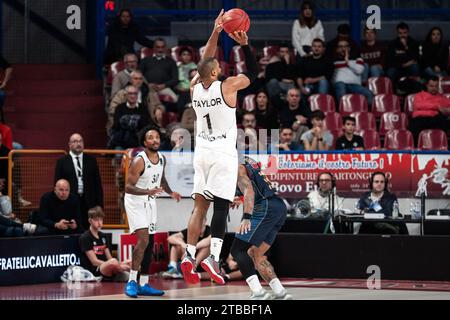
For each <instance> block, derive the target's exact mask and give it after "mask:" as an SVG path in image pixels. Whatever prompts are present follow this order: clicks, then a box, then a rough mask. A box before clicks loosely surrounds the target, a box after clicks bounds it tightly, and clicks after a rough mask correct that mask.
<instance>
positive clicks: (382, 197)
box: [358, 171, 408, 234]
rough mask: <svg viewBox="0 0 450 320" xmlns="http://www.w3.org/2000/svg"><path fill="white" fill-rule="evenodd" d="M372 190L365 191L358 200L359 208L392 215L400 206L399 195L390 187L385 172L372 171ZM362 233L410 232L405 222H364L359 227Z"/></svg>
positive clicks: (387, 215) (365, 211)
mask: <svg viewBox="0 0 450 320" xmlns="http://www.w3.org/2000/svg"><path fill="white" fill-rule="evenodd" d="M369 183H370V191H368V192H366V193H364V194H363V195H362V196H361V198H359V201H358V209H360V210H361V211H362V212H364V213H383V214H384V215H385V216H386V217H392V211H393V210H394V206H395V207H397V208H398V200H397V196H396V195H395V194H393V193H391V192H389V189H388V179H387V178H386V175H385V174H384V173H383V172H380V171H378V172H374V173H372V175H371V177H370V179H369ZM359 233H360V234H367V233H368V234H399V233H401V234H405V233H406V234H408V229H407V228H406V225H405V223H404V222H398V223H397V222H396V223H387V222H376V223H373V222H363V223H362V224H361V228H360V229H359Z"/></svg>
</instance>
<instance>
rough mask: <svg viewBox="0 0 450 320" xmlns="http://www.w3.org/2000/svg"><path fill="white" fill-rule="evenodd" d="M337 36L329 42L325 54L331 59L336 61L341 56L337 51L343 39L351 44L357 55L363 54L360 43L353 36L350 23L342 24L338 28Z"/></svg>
mask: <svg viewBox="0 0 450 320" xmlns="http://www.w3.org/2000/svg"><path fill="white" fill-rule="evenodd" d="M337 33H338V34H337V36H336V38H334V39H333V40H331V41H329V42H328V43H327V50H326V52H325V54H326V55H327V56H328V58H330V59H331V61H334V60H336V59H338V58H339V55H338V53H337V47H338V43H339V41H341V40H347V41H348V43H349V44H350V51H351V52H352V54H354V55H355V56H359V55H360V54H361V52H360V49H359V46H358V44H357V43H356V42H355V41H354V40H353V39H352V38H351V35H350V34H351V28H350V25H349V24H341V25H339V26H338V29H337Z"/></svg>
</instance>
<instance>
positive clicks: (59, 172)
mask: <svg viewBox="0 0 450 320" xmlns="http://www.w3.org/2000/svg"><path fill="white" fill-rule="evenodd" d="M69 150H70V151H69V154H68V155H66V156H64V157H62V158H60V159H59V160H58V161H57V162H56V167H55V178H54V181H55V182H56V181H58V180H61V179H65V180H67V181H68V182H69V184H70V190H72V193H73V194H74V195H76V196H77V197H78V200H79V205H80V214H81V215H80V217H81V225H82V227H83V229H88V228H89V221H88V211H89V209H91V208H95V207H97V206H98V207H101V208H102V207H103V186H102V181H101V177H100V171H99V169H98V165H97V160H96V159H95V158H94V157H93V156H91V155H89V154H86V153H84V140H83V137H82V136H81V135H80V134H78V133H74V134H72V135H71V136H70V138H69Z"/></svg>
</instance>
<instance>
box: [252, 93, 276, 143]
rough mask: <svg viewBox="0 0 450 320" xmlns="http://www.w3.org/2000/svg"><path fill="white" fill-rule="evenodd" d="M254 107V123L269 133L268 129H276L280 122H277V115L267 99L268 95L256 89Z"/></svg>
mask: <svg viewBox="0 0 450 320" xmlns="http://www.w3.org/2000/svg"><path fill="white" fill-rule="evenodd" d="M255 102H256V109H255V117H256V125H257V126H259V127H261V128H264V129H267V130H268V134H269V135H270V129H278V128H279V127H280V124H279V122H278V115H277V113H276V111H275V110H274V109H273V107H272V104H271V103H270V101H269V97H268V96H267V93H266V92H265V91H262V90H261V91H258V92H257V93H256V95H255Z"/></svg>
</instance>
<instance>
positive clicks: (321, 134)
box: [301, 110, 333, 151]
mask: <svg viewBox="0 0 450 320" xmlns="http://www.w3.org/2000/svg"><path fill="white" fill-rule="evenodd" d="M323 119H325V114H324V113H323V112H322V111H321V110H316V111H314V112H313V113H312V115H311V123H312V129H311V130H309V131H306V132H305V133H304V134H303V135H302V137H301V140H302V142H303V145H304V146H305V150H308V151H310V150H321V151H322V150H325V151H326V150H330V149H331V147H332V145H333V135H332V134H331V132H330V131H328V130H325V129H323Z"/></svg>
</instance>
